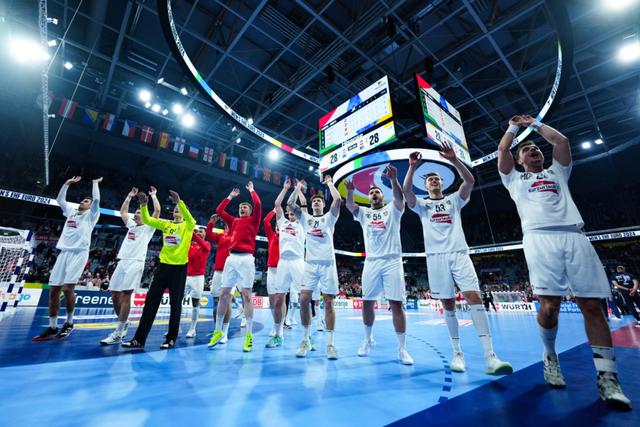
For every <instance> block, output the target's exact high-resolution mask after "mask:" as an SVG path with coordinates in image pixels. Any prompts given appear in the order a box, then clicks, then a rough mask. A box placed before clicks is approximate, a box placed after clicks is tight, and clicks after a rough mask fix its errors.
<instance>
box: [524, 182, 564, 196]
mask: <svg viewBox="0 0 640 427" xmlns="http://www.w3.org/2000/svg"><path fill="white" fill-rule="evenodd" d="M558 192H559V187H558V184H557V183H556V182H555V181H548V180H540V181H536V182H534V183H533V184H531V187H530V188H529V193H554V194H558Z"/></svg>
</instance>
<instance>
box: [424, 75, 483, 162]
mask: <svg viewBox="0 0 640 427" xmlns="http://www.w3.org/2000/svg"><path fill="white" fill-rule="evenodd" d="M416 81H417V83H418V92H419V93H418V97H419V99H420V104H421V106H422V115H423V118H424V130H425V132H426V135H427V139H428V140H429V142H430V143H431V144H434V145H436V146H438V147H439V146H440V144H442V143H443V142H448V143H449V144H450V145H451V146H452V147H453V149H454V150H455V152H456V155H457V156H458V158H459V159H460V160H461V161H462V162H464V163H466V164H467V165H469V166H471V157H470V156H469V147H468V145H467V139H466V137H465V136H464V129H463V128H462V119H461V117H460V113H459V112H458V110H456V109H455V108H454V107H453V106H452V105H451V104H449V103H448V102H447V100H446V99H444V98H443V97H442V96H440V94H439V93H438V92H437V91H436V90H435V89H434V88H433V87H431V85H430V84H429V83H427V82H426V81H425V80H424V79H423V78H422V77H420V75H419V74H416Z"/></svg>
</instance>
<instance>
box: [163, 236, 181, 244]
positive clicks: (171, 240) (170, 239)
mask: <svg viewBox="0 0 640 427" xmlns="http://www.w3.org/2000/svg"><path fill="white" fill-rule="evenodd" d="M164 244H165V245H167V246H177V245H179V244H180V237H179V236H176V235H174V234H170V235H167V236H164Z"/></svg>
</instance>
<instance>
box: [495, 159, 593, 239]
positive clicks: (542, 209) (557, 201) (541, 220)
mask: <svg viewBox="0 0 640 427" xmlns="http://www.w3.org/2000/svg"><path fill="white" fill-rule="evenodd" d="M571 166H572V164H569V166H562V165H561V164H560V163H558V162H556V161H555V160H554V161H553V163H552V164H551V167H550V168H549V169H544V170H542V171H541V172H538V173H534V172H518V171H516V170H515V168H514V169H513V170H511V172H510V173H509V174H506V175H505V174H503V173H500V179H502V183H503V184H504V186H505V187H507V190H509V194H510V195H511V198H512V199H513V201H514V202H515V203H516V207H517V208H518V215H520V221H521V223H522V233H523V234H525V233H526V232H527V231H529V230H536V229H542V228H551V227H558V226H570V225H575V226H577V227H578V228H582V226H583V225H584V221H583V220H582V216H580V212H579V211H578V208H577V207H576V204H575V203H574V202H573V198H572V197H571V192H570V191H569V175H571Z"/></svg>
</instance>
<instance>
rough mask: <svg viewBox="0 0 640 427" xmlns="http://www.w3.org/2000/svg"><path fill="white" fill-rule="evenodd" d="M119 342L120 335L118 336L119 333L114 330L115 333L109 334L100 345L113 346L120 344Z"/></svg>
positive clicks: (120, 339) (120, 340)
mask: <svg viewBox="0 0 640 427" xmlns="http://www.w3.org/2000/svg"><path fill="white" fill-rule="evenodd" d="M121 342H122V335H120V333H119V332H118V330H117V329H116V330H115V331H113V332H111V334H110V335H109V336H108V337H106V338H105V339H103V340H102V341H100V344H102V345H113V344H120V343H121Z"/></svg>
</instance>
